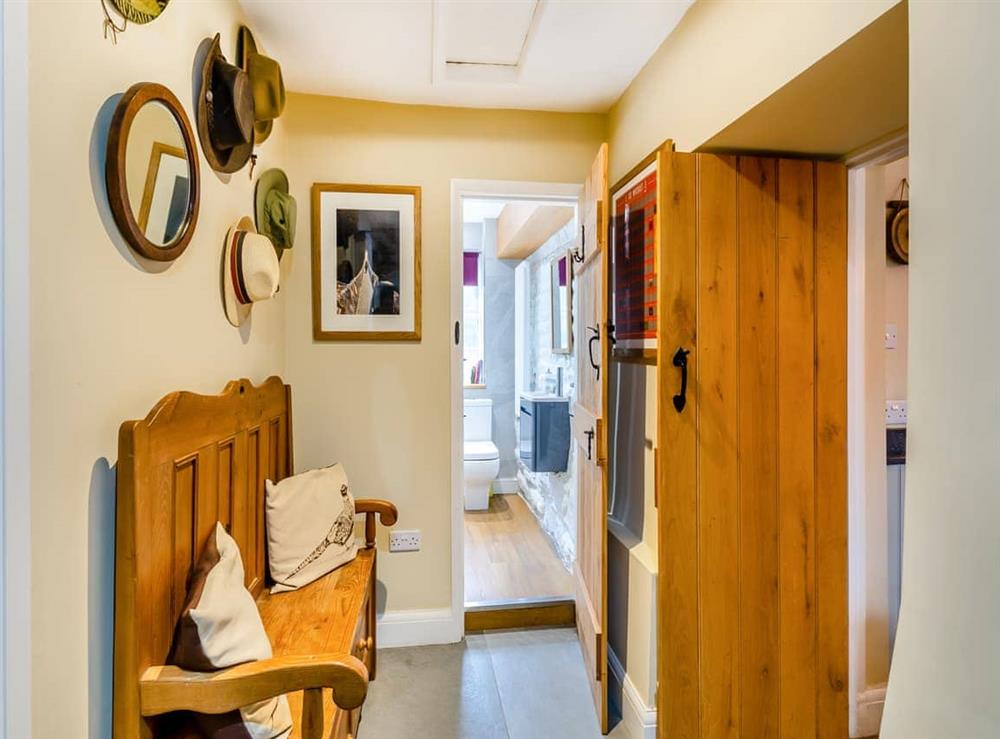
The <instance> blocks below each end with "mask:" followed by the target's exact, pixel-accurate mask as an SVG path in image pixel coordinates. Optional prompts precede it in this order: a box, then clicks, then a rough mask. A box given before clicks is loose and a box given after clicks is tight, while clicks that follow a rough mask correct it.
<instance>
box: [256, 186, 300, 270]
mask: <svg viewBox="0 0 1000 739" xmlns="http://www.w3.org/2000/svg"><path fill="white" fill-rule="evenodd" d="M254 201H255V202H254V204H255V208H254V214H255V216H256V219H257V232H258V233H261V234H264V235H265V236H267V237H268V238H269V239H270V240H271V243H272V244H274V248H275V249H276V250H277V252H278V257H279V258H280V257H281V254H282V252H283V251H284V250H285V249H291V248H292V244H293V243H294V242H295V198H293V197H292V196H291V195H289V194H288V175H286V174H285V173H284V172H283V171H281V170H280V169H269V170H267V171H266V172H264V173H263V174H261V176H260V177H259V178H258V180H257V191H256V194H255V197H254Z"/></svg>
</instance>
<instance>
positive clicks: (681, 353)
mask: <svg viewBox="0 0 1000 739" xmlns="http://www.w3.org/2000/svg"><path fill="white" fill-rule="evenodd" d="M690 353H691V352H690V351H688V350H687V349H685V348H684V347H678V348H677V351H676V352H674V362H673V363H674V367H680V368H681V391H680V392H679V393H678V394H677V395H675V396H674V408H675V409H676V410H677V412H678V413H680V412H681V411H682V410H684V406H685V405H687V390H688V354H690Z"/></svg>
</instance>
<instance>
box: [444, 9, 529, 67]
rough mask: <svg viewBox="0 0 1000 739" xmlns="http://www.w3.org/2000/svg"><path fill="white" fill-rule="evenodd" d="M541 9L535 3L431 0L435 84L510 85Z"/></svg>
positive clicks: (522, 59)
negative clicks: (506, 83)
mask: <svg viewBox="0 0 1000 739" xmlns="http://www.w3.org/2000/svg"><path fill="white" fill-rule="evenodd" d="M541 5H542V3H540V2H539V0H508V1H507V2H489V3H470V2H463V1H462V0H435V2H434V46H435V54H434V56H435V65H434V66H435V69H434V72H435V74H434V76H435V80H436V81H445V80H447V81H463V80H467V81H470V82H473V81H475V82H488V81H493V82H515V81H516V80H517V77H518V73H519V71H520V68H521V65H522V63H523V62H524V58H525V54H526V53H527V50H528V46H529V43H530V41H531V37H532V34H533V31H534V29H535V26H536V25H537V21H538V16H539V15H540V11H541Z"/></svg>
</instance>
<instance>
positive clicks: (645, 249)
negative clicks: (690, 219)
mask: <svg viewBox="0 0 1000 739" xmlns="http://www.w3.org/2000/svg"><path fill="white" fill-rule="evenodd" d="M656 161H657V160H656V152H653V153H652V154H650V155H649V156H647V157H646V158H645V159H643V160H642V161H641V162H639V164H638V165H636V166H635V167H634V168H633V169H632V171H630V172H629V173H628V174H626V175H625V176H624V177H623V178H622V179H621V180H619V181H618V182H617V183H616V184H615V186H614V188H612V191H611V216H612V217H611V252H610V256H611V320H612V321H613V323H614V327H615V344H614V351H613V357H614V358H615V359H619V360H624V361H640V362H646V363H652V362H655V361H656V230H657V228H659V225H658V224H659V219H658V218H657V213H656V181H657V174H658V173H657V166H656Z"/></svg>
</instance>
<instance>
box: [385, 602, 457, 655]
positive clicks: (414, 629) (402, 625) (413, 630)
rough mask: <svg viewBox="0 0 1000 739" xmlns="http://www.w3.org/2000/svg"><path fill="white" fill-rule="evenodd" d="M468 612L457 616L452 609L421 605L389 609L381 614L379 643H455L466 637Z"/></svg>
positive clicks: (396, 645)
mask: <svg viewBox="0 0 1000 739" xmlns="http://www.w3.org/2000/svg"><path fill="white" fill-rule="evenodd" d="M464 618H465V614H462V613H460V614H458V617H457V618H456V616H455V614H454V612H453V611H452V610H451V609H450V608H421V609H417V610H412V611H386V612H385V613H382V614H379V616H378V625H377V627H376V629H377V631H376V633H377V635H378V646H379V647H380V648H381V647H420V646H426V645H428V644H454V643H456V642H459V641H461V640H462V632H463V630H464V627H465V622H464Z"/></svg>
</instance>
